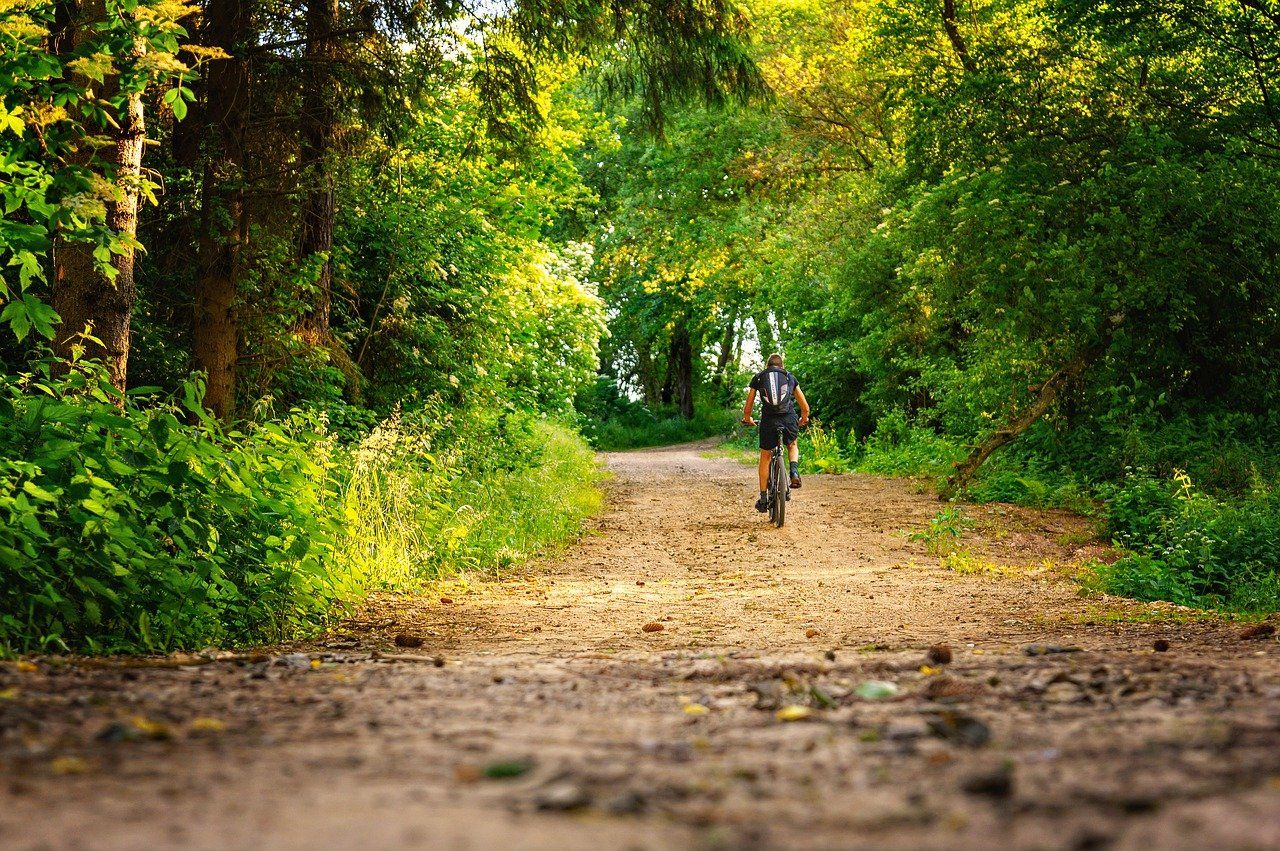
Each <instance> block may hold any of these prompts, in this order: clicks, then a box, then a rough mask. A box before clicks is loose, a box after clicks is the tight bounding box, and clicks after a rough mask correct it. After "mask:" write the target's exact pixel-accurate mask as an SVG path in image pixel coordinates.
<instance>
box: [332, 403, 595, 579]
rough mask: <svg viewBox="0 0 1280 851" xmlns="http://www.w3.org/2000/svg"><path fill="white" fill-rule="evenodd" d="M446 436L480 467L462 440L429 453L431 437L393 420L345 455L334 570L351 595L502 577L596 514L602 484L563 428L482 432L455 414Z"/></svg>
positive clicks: (581, 445) (527, 426)
mask: <svg viewBox="0 0 1280 851" xmlns="http://www.w3.org/2000/svg"><path fill="white" fill-rule="evenodd" d="M459 420H461V421H463V424H462V425H461V426H460V427H459V424H458V423H459ZM451 426H452V428H460V431H461V432H462V434H463V435H465V440H467V441H480V442H481V443H482V444H483V445H484V450H483V451H484V452H485V453H486V454H487V455H488V459H487V463H485V464H484V465H483V466H482V465H480V464H479V463H476V459H475V458H474V457H472V456H474V455H476V454H478V453H475V452H474V449H473V448H472V447H467V446H464V444H463V442H462V440H463V439H464V438H463V437H462V435H459V436H455V437H453V438H451V443H450V444H449V445H441V443H440V438H441V435H440V434H438V433H437V434H432V433H431V432H427V431H424V430H423V429H422V428H420V427H419V428H414V427H413V426H412V425H410V426H406V424H405V422H404V421H403V420H402V419H401V418H400V417H399V416H393V417H391V418H389V419H388V420H387V421H385V422H383V423H382V424H381V425H379V426H378V427H377V428H375V429H374V430H373V431H372V432H371V433H370V434H369V435H368V436H367V437H366V438H364V439H363V440H362V441H360V443H359V444H358V445H357V446H356V447H355V448H354V450H353V451H352V452H351V462H350V466H349V470H350V473H349V476H348V477H347V478H346V481H345V482H344V483H343V486H342V488H341V505H342V512H343V521H344V525H343V534H342V535H341V537H340V539H339V546H338V552H337V556H336V558H335V565H334V569H335V570H337V571H340V572H342V573H344V574H346V575H347V576H349V577H350V579H351V581H352V582H353V583H355V584H357V585H358V586H359V587H361V588H363V589H366V590H369V589H395V590H407V589H412V588H414V587H416V586H418V585H420V584H421V583H422V582H423V581H425V580H430V579H437V578H441V577H445V576H449V575H453V574H456V573H459V572H461V571H466V570H477V569H499V568H503V567H507V566H510V565H512V564H515V563H517V562H519V561H522V560H524V559H526V558H528V557H530V556H533V555H536V554H538V553H540V552H542V551H544V550H546V549H548V548H550V547H554V546H556V545H557V544H559V543H561V542H563V541H565V540H566V539H568V538H570V537H572V536H573V535H574V534H576V533H577V532H579V531H580V530H581V529H582V524H583V521H584V520H585V519H586V518H587V517H589V516H590V515H591V514H593V513H595V512H596V511H598V510H599V508H600V504H601V494H600V490H599V488H598V486H597V485H598V482H599V481H600V477H601V475H602V473H601V471H600V469H599V467H598V465H597V464H596V462H595V457H594V455H593V453H592V452H591V449H590V448H589V447H588V446H587V445H586V443H585V442H584V441H583V440H582V438H581V437H580V436H579V435H578V434H577V433H576V432H574V431H573V430H571V429H570V428H568V427H567V426H564V425H562V424H559V423H555V422H550V421H545V420H537V419H534V418H532V417H530V418H529V420H528V421H527V422H519V423H517V424H515V425H512V424H510V423H507V424H506V425H505V426H504V427H503V428H501V429H500V430H496V431H494V430H491V429H490V428H488V427H484V426H480V427H477V426H476V424H475V423H474V422H467V417H466V416H465V415H461V416H459V417H458V418H457V419H454V420H452V422H451ZM437 430H438V429H437Z"/></svg>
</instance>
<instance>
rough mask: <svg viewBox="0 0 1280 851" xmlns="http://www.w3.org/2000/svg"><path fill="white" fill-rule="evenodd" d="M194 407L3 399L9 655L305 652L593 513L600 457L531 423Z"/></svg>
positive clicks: (32, 380)
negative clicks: (228, 414) (356, 622)
mask: <svg viewBox="0 0 1280 851" xmlns="http://www.w3.org/2000/svg"><path fill="white" fill-rule="evenodd" d="M142 395H145V394H142ZM199 398H200V388H199V386H198V385H196V384H188V385H187V386H186V387H185V390H184V392H183V394H182V395H181V396H180V397H178V398H173V399H160V398H149V399H145V400H143V399H140V398H136V397H130V398H127V399H124V398H121V397H120V396H119V394H118V393H116V391H114V389H113V388H112V387H111V386H110V384H109V382H107V381H106V380H105V378H104V377H103V376H102V375H101V374H100V373H98V372H95V371H94V370H93V369H92V368H90V367H83V368H78V369H76V370H74V371H73V372H72V374H70V375H69V376H66V377H63V378H54V377H52V376H51V375H50V373H49V370H48V368H47V366H46V367H43V368H42V369H41V370H39V371H37V372H36V373H34V374H31V375H27V376H25V377H23V378H20V379H6V380H5V381H4V383H3V385H0V654H12V653H15V652H40V651H77V652H136V651H164V650H171V649H176V648H196V647H201V646H206V645H209V644H215V645H220V646H229V645H243V644H252V643H260V642H264V641H279V640H285V639H291V638H296V637H299V636H304V635H307V634H309V633H312V632H314V631H315V630H317V629H319V628H321V627H322V626H324V625H325V624H327V623H329V622H331V621H332V619H333V618H334V617H335V616H337V615H339V614H341V613H342V612H343V611H344V610H346V609H347V608H348V607H349V606H351V605H353V604H354V603H355V602H357V601H358V600H359V599H360V598H361V597H362V596H363V595H364V594H366V593H367V592H369V591H371V590H375V589H395V590H412V589H414V588H416V587H420V586H421V584H422V582H423V581H425V580H430V579H434V578H439V577H442V576H447V575H450V574H453V573H457V572H459V571H463V570H475V569H498V568H502V567H505V566H508V565H511V564H513V563H515V562H518V561H520V560H522V559H524V558H527V557H529V556H530V555H533V554H536V553H538V552H541V551H543V550H544V549H546V548H548V547H552V546H555V545H556V544H557V543H559V542H561V541H564V540H566V539H567V538H569V537H570V536H572V535H574V534H575V533H576V532H578V531H579V530H580V528H581V524H582V521H583V519H584V518H586V517H587V516H588V515H589V514H591V513H592V512H593V511H595V510H596V509H597V508H598V507H599V505H600V494H599V490H598V488H597V483H598V480H599V475H600V474H599V472H598V470H597V467H596V464H595V462H594V457H593V454H592V452H591V450H590V449H589V448H588V447H587V445H586V444H585V443H584V442H583V441H582V439H581V438H580V437H578V435H577V434H576V433H575V432H574V431H572V430H571V429H570V428H568V427H566V426H564V425H560V424H558V423H555V422H551V421H548V420H545V419H543V418H541V417H540V416H539V415H536V414H532V413H523V412H497V413H495V412H494V410H493V409H492V408H491V407H488V406H476V407H474V408H470V409H463V410H451V409H446V408H445V407H443V406H441V405H439V404H438V403H434V404H429V405H425V406H423V407H421V408H419V409H417V410H415V411H413V412H396V413H393V414H392V415H391V416H390V417H388V418H386V419H385V420H384V421H383V422H382V423H381V424H379V425H378V426H377V427H375V428H374V429H372V430H371V431H369V432H367V433H363V434H345V435H344V436H343V438H342V439H339V437H338V436H337V435H336V434H335V433H334V431H333V430H332V429H331V428H330V426H329V424H328V422H327V421H326V418H325V417H323V416H322V415H319V414H316V413H308V412H304V411H295V412H294V413H292V414H291V415H289V416H287V417H285V418H282V419H279V420H277V421H273V422H271V423H264V424H256V425H251V426H246V427H244V428H241V429H237V430H226V429H224V428H223V427H222V426H221V425H219V424H218V423H216V422H214V421H212V420H211V419H209V418H208V417H207V416H206V415H205V414H204V413H203V410H202V409H201V407H200V404H199V401H198V400H199Z"/></svg>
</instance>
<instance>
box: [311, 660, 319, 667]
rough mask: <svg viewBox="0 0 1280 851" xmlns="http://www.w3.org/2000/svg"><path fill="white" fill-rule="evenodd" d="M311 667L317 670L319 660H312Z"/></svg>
mask: <svg viewBox="0 0 1280 851" xmlns="http://www.w3.org/2000/svg"><path fill="white" fill-rule="evenodd" d="M311 667H313V668H319V667H320V660H319V659H312V660H311Z"/></svg>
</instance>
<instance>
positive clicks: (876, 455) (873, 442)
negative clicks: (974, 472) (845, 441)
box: [859, 410, 964, 477]
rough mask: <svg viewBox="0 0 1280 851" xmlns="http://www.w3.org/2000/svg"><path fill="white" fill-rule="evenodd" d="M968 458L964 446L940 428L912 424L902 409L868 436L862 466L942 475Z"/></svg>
mask: <svg viewBox="0 0 1280 851" xmlns="http://www.w3.org/2000/svg"><path fill="white" fill-rule="evenodd" d="M963 457H964V450H963V448H962V447H960V446H958V445H957V444H955V443H953V442H952V441H950V440H947V439H946V438H944V437H942V436H941V435H939V434H938V433H937V432H936V431H934V430H932V429H928V428H923V427H921V426H916V425H912V424H911V423H909V422H908V421H907V418H906V416H905V415H904V414H903V413H902V412H901V411H899V410H892V411H890V412H888V413H887V414H885V415H884V416H882V417H881V418H880V419H879V420H878V421H877V423H876V429H875V431H873V432H872V433H871V435H870V436H869V437H868V438H867V440H866V442H865V444H864V446H863V449H862V459H861V461H860V463H859V469H861V470H863V471H865V472H868V473H881V474H884V475H890V476H935V477H936V476H942V475H945V474H947V473H948V472H950V470H951V468H952V465H954V464H955V462H957V461H959V460H960V459H961V458H963Z"/></svg>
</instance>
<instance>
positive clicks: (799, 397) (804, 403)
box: [796, 387, 809, 425]
mask: <svg viewBox="0 0 1280 851" xmlns="http://www.w3.org/2000/svg"><path fill="white" fill-rule="evenodd" d="M796 401H797V402H799V403H800V425H805V424H806V423H808V422H809V400H808V399H806V398H804V391H803V390H801V389H800V388H799V387H797V388H796Z"/></svg>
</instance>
